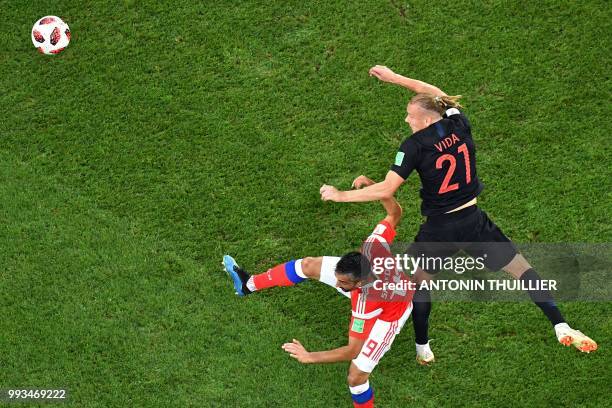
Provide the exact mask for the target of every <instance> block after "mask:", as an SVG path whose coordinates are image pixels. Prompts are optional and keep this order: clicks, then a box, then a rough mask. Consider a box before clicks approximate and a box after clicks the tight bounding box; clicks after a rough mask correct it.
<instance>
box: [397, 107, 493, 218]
mask: <svg viewBox="0 0 612 408" xmlns="http://www.w3.org/2000/svg"><path fill="white" fill-rule="evenodd" d="M414 169H416V171H417V172H418V173H419V177H420V178H421V198H422V200H423V202H422V203H421V213H422V214H423V215H426V216H430V215H439V214H443V213H445V212H447V211H450V210H452V209H454V208H457V207H459V206H461V205H463V204H465V203H467V202H468V201H470V200H471V199H473V198H474V197H476V196H477V195H478V194H480V192H481V191H482V189H483V188H484V186H483V185H482V183H481V182H480V181H479V180H478V177H477V175H476V147H475V146H474V141H473V140H472V133H471V128H470V122H469V121H468V119H467V118H466V117H465V115H464V114H463V113H462V112H461V111H459V110H458V109H456V108H451V109H448V110H447V111H446V113H445V114H444V116H443V117H442V120H440V121H438V122H436V123H433V124H431V125H430V126H428V127H426V128H425V129H422V130H419V131H418V132H416V133H414V134H412V136H410V137H409V138H407V139H406V140H404V142H403V143H402V144H401V146H400V149H399V151H398V152H397V156H396V157H395V163H394V164H393V166H391V170H392V171H394V172H396V173H397V174H399V175H400V176H401V177H402V178H403V179H406V178H408V176H409V175H410V173H411V172H412V170H414Z"/></svg>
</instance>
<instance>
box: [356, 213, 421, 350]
mask: <svg viewBox="0 0 612 408" xmlns="http://www.w3.org/2000/svg"><path fill="white" fill-rule="evenodd" d="M395 234H396V232H395V229H394V228H393V226H391V224H389V223H388V222H387V221H384V220H383V221H381V222H379V223H378V224H377V225H376V228H374V231H373V232H372V234H370V236H369V237H368V238H367V239H366V240H365V242H364V243H363V246H362V248H361V250H362V254H363V255H365V256H366V257H367V258H368V260H369V261H370V264H371V265H372V266H373V268H372V269H373V270H374V269H375V268H374V266H378V268H377V269H379V270H381V269H382V271H381V272H380V273H377V274H376V275H377V276H378V282H374V283H370V284H368V285H366V286H364V287H362V288H359V289H355V290H352V291H351V306H352V313H351V314H352V316H351V324H350V328H349V336H352V337H357V338H360V339H366V338H367V337H368V335H369V333H370V330H371V329H372V326H374V323H375V322H376V320H378V319H381V320H384V321H386V322H393V321H395V320H398V319H399V318H400V317H401V316H402V315H403V314H404V312H405V311H406V309H407V308H408V307H409V306H410V304H411V302H412V296H413V294H414V293H413V291H407V290H393V291H391V290H384V289H383V288H382V285H381V284H382V283H390V282H393V283H396V284H397V283H399V282H400V281H404V282H407V281H408V279H407V278H406V277H405V275H403V274H402V273H401V272H399V271H397V270H396V268H395V267H393V268H384V267H383V265H382V262H383V261H384V260H385V259H388V258H393V255H392V253H391V248H390V246H389V245H390V244H391V243H392V242H393V239H394V238H395ZM388 262H390V260H389V261H388ZM374 272H376V270H374Z"/></svg>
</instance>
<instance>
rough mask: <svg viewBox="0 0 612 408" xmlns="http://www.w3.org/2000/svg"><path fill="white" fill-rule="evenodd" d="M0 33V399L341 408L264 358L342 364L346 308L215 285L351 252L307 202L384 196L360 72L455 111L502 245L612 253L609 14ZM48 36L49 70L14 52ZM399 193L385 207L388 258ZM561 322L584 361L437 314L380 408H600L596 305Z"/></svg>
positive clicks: (469, 312) (442, 7)
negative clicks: (304, 356)
mask: <svg viewBox="0 0 612 408" xmlns="http://www.w3.org/2000/svg"><path fill="white" fill-rule="evenodd" d="M206 3H209V4H206ZM0 9H1V10H2V24H3V28H2V30H1V34H0V40H1V43H2V50H1V51H0V84H1V89H2V92H1V94H0V101H1V106H2V115H1V118H2V119H1V120H0V216H1V219H2V220H1V223H0V240H1V241H0V265H1V266H2V267H1V269H0V312H1V315H0V388H10V387H37V388H49V387H56V388H57V387H63V388H67V389H68V390H69V392H70V401H69V402H68V403H67V404H66V405H63V406H74V407H169V406H176V407H187V406H190V407H208V406H219V407H336V406H350V397H349V394H348V390H347V389H346V385H345V384H346V382H345V381H346V367H347V366H346V364H334V365H324V366H314V365H307V366H302V365H300V364H298V363H297V362H295V361H293V360H292V359H290V358H289V357H288V356H287V355H286V354H285V353H284V352H283V351H282V350H281V348H280V346H281V344H282V343H283V342H285V341H287V340H290V339H291V338H297V339H300V340H301V341H302V343H303V344H304V345H305V346H306V347H307V348H310V349H324V348H330V347H336V346H340V345H342V344H344V342H345V341H346V332H347V325H348V315H349V313H350V312H349V309H350V306H349V305H348V304H347V302H345V300H344V299H341V298H340V297H339V296H336V295H335V294H334V293H333V291H332V290H331V289H329V288H326V287H324V286H322V285H318V284H316V283H310V282H307V283H304V284H302V285H300V286H299V287H295V288H291V289H274V290H270V291H268V292H266V293H261V294H258V295H256V296H252V297H249V298H247V299H239V298H237V297H235V296H234V294H233V291H232V289H231V287H230V283H229V280H228V279H227V277H226V276H225V275H224V274H223V272H222V270H221V267H220V261H221V256H222V255H223V253H231V254H233V255H235V256H236V258H237V260H238V261H239V262H240V263H241V264H243V265H244V266H246V267H248V269H250V270H251V271H254V272H260V271H263V270H265V269H266V268H267V267H268V266H269V265H271V264H274V263H278V262H281V261H284V260H287V259H291V258H295V257H303V256H307V255H323V254H330V255H336V254H342V253H344V252H345V251H347V250H351V249H354V248H357V247H359V244H360V240H361V239H363V238H364V237H365V236H366V235H367V234H368V233H369V232H370V230H371V227H372V226H373V225H374V223H375V222H376V221H378V219H379V218H380V216H381V208H380V207H379V205H378V204H377V203H369V204H350V205H349V204H336V203H323V202H321V201H320V199H319V195H318V189H319V187H320V185H321V184H322V183H324V182H326V183H330V184H334V185H336V186H338V187H341V188H348V187H349V185H350V182H351V180H352V179H353V178H354V177H355V176H357V175H359V174H367V175H369V176H370V177H372V178H375V179H380V178H382V177H383V176H384V174H385V173H386V171H387V169H388V166H389V165H390V164H391V162H392V160H393V158H394V157H395V152H396V148H397V146H398V145H399V143H400V141H401V140H402V139H403V138H404V137H406V136H408V135H409V128H408V127H407V126H406V124H404V123H403V118H404V109H405V103H406V101H407V98H408V96H409V94H408V93H407V92H405V91H404V90H402V89H400V88H397V87H393V86H391V85H386V84H381V83H379V82H378V81H376V80H375V79H373V78H369V77H368V75H367V70H368V69H369V68H370V67H371V66H372V65H375V64H382V65H388V66H390V67H391V68H393V69H395V70H396V71H398V72H400V73H403V74H405V75H408V76H411V77H415V78H418V79H422V80H425V81H427V82H430V83H433V84H435V85H437V86H439V87H440V88H442V89H443V90H445V91H446V92H448V93H449V94H462V95H464V105H465V106H466V112H467V114H468V116H469V117H470V119H471V121H472V125H473V129H474V137H475V139H476V143H477V146H478V169H479V176H480V177H481V179H482V181H483V182H484V183H485V185H486V189H485V192H484V193H483V195H482V196H481V198H480V201H479V204H480V205H481V206H482V207H483V208H484V209H485V210H486V211H487V212H488V213H489V214H490V215H491V217H492V219H493V220H494V221H496V223H498V225H500V227H501V228H502V229H503V230H504V231H505V232H506V234H507V235H509V236H510V237H511V238H513V239H514V240H515V241H517V242H610V241H612V229H611V223H610V215H611V214H612V204H611V203H612V197H611V193H610V190H611V187H612V182H611V180H612V174H611V170H610V159H609V158H610V153H611V149H610V135H611V134H612V128H611V126H610V119H609V118H610V117H611V115H612V111H611V109H610V107H611V105H610V101H611V100H612V99H611V96H612V95H611V86H610V71H609V67H610V66H611V65H612V64H611V63H612V61H611V59H612V58H611V55H612V54H611V53H610V50H611V38H612V29H611V23H610V22H611V21H612V19H611V18H610V17H611V16H610V11H609V4H607V2H604V1H595V0H589V1H582V2H572V1H548V0H546V1H525V2H510V1H507V2H506V1H494V0H491V1H482V2H481V1H473V0H472V1H469V0H459V1H455V2H428V1H421V0H419V1H405V2H402V1H344V0H341V1H294V0H288V1H270V2H265V1H244V2H238V1H214V2H196V1H186V0H175V1H168V2H156V1H135V0H125V1H113V2H107V1H94V0H91V1H83V2H80V1H76V2H75V1H56V2H35V1H25V0H24V1H0ZM48 14H55V15H59V16H61V17H62V18H64V20H65V21H66V22H67V23H68V24H69V25H70V28H71V30H72V33H73V38H72V42H71V44H70V46H69V47H68V48H67V49H66V50H65V51H64V52H63V53H62V54H61V55H59V56H55V57H49V56H43V55H38V53H37V52H36V50H35V49H34V47H33V46H32V43H31V41H30V29H31V25H32V24H33V23H34V22H35V21H36V20H37V19H38V18H40V17H42V16H44V15H48ZM417 189H418V180H417V177H416V175H413V176H411V178H410V179H409V181H408V182H407V185H405V186H403V187H402V189H401V191H400V193H399V196H398V198H399V200H400V202H401V203H402V205H403V207H404V210H405V218H404V221H403V223H402V225H401V226H400V229H399V238H398V239H400V240H402V241H409V240H411V239H412V237H414V235H415V233H416V230H417V228H418V225H419V223H420V222H421V217H420V215H419V212H418V206H419V198H418V193H417ZM536 266H537V265H536ZM608 272H609V271H608ZM561 308H562V311H563V312H564V314H565V315H566V318H567V319H568V321H569V322H570V324H572V325H574V326H576V327H577V328H579V329H581V330H583V331H584V332H585V333H587V334H588V335H590V336H592V337H593V338H594V339H595V340H597V341H598V342H599V343H600V350H598V351H597V352H596V353H593V354H590V355H586V354H581V353H578V352H577V351H576V350H574V349H571V350H568V349H565V348H563V347H562V346H560V345H559V344H557V342H556V340H555V338H554V333H553V331H552V330H551V328H550V325H549V323H548V322H547V321H546V319H545V318H544V317H543V316H542V315H541V313H540V312H539V310H537V308H536V307H534V306H533V305H531V304H530V303H527V302H525V303H444V304H434V309H433V312H432V317H431V327H432V329H431V337H432V338H433V339H434V341H433V342H432V345H433V348H434V351H435V352H436V357H437V360H438V361H437V362H436V363H435V365H433V366H432V367H429V368H425V367H420V366H417V364H416V362H415V361H414V339H413V336H414V335H413V332H412V327H411V324H410V323H408V324H407V326H406V327H405V329H404V330H403V332H402V333H401V334H400V335H399V336H398V338H397V340H396V343H395V344H394V346H393V348H392V350H391V351H390V352H389V353H387V355H386V356H385V358H384V359H383V360H382V362H381V364H380V365H379V366H378V367H377V369H376V370H375V372H374V374H373V375H372V378H371V381H372V384H373V387H374V389H375V392H376V401H377V403H378V404H379V406H381V407H405V406H406V407H407V406H418V407H459V406H465V407H497V406H529V407H542V406H585V407H586V406H589V407H590V406H594V407H595V406H610V404H611V401H610V393H609V391H610V388H611V384H612V375H611V374H610V366H611V365H612V354H611V353H610V347H609V345H610V341H611V334H612V319H611V317H610V316H611V315H612V307H611V303H610V302H603V303H602V302H600V303H575V302H574V303H562V304H561ZM606 389H607V390H608V391H606Z"/></svg>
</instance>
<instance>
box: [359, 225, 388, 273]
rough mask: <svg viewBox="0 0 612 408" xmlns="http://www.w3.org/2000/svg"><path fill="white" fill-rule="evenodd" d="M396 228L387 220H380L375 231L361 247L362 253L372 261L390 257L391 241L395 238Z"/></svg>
mask: <svg viewBox="0 0 612 408" xmlns="http://www.w3.org/2000/svg"><path fill="white" fill-rule="evenodd" d="M395 234H396V232H395V229H394V228H393V226H392V225H391V224H389V223H388V222H387V221H385V220H382V221H380V222H379V223H378V224H377V225H376V227H375V228H374V231H372V233H371V234H370V235H369V236H368V237H367V238H366V240H365V241H364V242H363V245H362V247H361V253H363V254H364V255H365V257H366V258H367V259H368V260H369V261H370V262H371V263H372V262H380V261H378V260H377V258H388V257H390V256H392V255H391V247H390V245H391V243H393V240H394V239H395Z"/></svg>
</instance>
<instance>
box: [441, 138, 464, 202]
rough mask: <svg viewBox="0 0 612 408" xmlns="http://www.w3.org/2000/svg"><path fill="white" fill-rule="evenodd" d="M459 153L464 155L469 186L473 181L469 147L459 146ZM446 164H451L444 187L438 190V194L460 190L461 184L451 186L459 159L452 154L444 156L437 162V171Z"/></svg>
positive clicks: (443, 182) (445, 177)
mask: <svg viewBox="0 0 612 408" xmlns="http://www.w3.org/2000/svg"><path fill="white" fill-rule="evenodd" d="M457 151H458V152H459V153H461V154H463V160H464V161H465V182H466V184H469V183H470V182H471V181H472V175H471V174H470V153H469V152H468V148H467V145H466V144H465V143H463V144H462V145H460V146H459V148H458V149H457ZM444 162H449V166H448V170H447V171H446V175H445V176H444V180H443V181H442V185H441V186H440V189H439V190H438V194H444V193H448V192H449V191H455V190H458V189H459V183H453V184H449V183H450V181H451V179H452V178H453V174H455V168H456V167H457V159H455V156H453V155H452V154H448V153H446V154H443V155H442V156H440V157H438V160H436V169H438V170H439V169H441V168H442V167H443V165H444Z"/></svg>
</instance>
